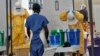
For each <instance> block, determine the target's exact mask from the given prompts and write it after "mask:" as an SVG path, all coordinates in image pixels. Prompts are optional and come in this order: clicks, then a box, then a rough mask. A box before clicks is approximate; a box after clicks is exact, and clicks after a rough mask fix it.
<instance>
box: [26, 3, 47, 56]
mask: <svg viewBox="0 0 100 56" xmlns="http://www.w3.org/2000/svg"><path fill="white" fill-rule="evenodd" d="M33 11H34V14H33V15H31V16H29V17H28V19H27V20H26V24H25V26H26V28H27V34H28V36H30V30H31V31H32V32H33V36H32V40H31V47H30V56H42V55H43V52H44V45H43V42H42V40H41V39H40V36H39V35H40V32H41V30H42V29H44V30H45V36H46V39H47V37H48V28H47V24H48V20H47V19H46V17H45V16H42V15H39V12H40V5H39V4H37V3H36V4H34V5H33Z"/></svg>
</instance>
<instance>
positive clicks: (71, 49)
mask: <svg viewBox="0 0 100 56" xmlns="http://www.w3.org/2000/svg"><path fill="white" fill-rule="evenodd" d="M78 50H79V46H78V45H76V46H71V47H49V48H45V52H44V55H43V56H47V55H49V56H53V55H54V53H61V52H62V53H69V52H70V53H74V52H77V51H78Z"/></svg>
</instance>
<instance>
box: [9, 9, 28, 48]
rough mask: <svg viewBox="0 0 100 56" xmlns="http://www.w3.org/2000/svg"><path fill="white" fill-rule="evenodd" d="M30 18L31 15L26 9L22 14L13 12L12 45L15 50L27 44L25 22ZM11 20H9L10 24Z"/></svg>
mask: <svg viewBox="0 0 100 56" xmlns="http://www.w3.org/2000/svg"><path fill="white" fill-rule="evenodd" d="M28 16H29V14H28V12H27V10H26V9H23V10H22V11H21V12H17V11H12V45H13V48H15V47H18V46H21V45H23V44H25V29H24V20H25V19H26V18H27V17H28ZM9 19H10V18H9ZM9 19H8V22H10V20H9Z"/></svg>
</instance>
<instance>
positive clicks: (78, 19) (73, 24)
mask: <svg viewBox="0 0 100 56" xmlns="http://www.w3.org/2000/svg"><path fill="white" fill-rule="evenodd" d="M83 18H84V16H83V15H82V14H81V13H80V12H78V11H74V12H72V11H69V12H66V11H63V12H61V14H60V19H61V20H62V21H67V22H68V26H69V28H70V29H75V28H77V29H80V31H81V32H80V54H84V34H83V33H84V30H83V26H82V23H83ZM73 19H74V20H73Z"/></svg>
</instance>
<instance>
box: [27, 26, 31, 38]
mask: <svg viewBox="0 0 100 56" xmlns="http://www.w3.org/2000/svg"><path fill="white" fill-rule="evenodd" d="M26 34H27V36H28V37H29V38H30V29H29V28H26Z"/></svg>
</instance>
